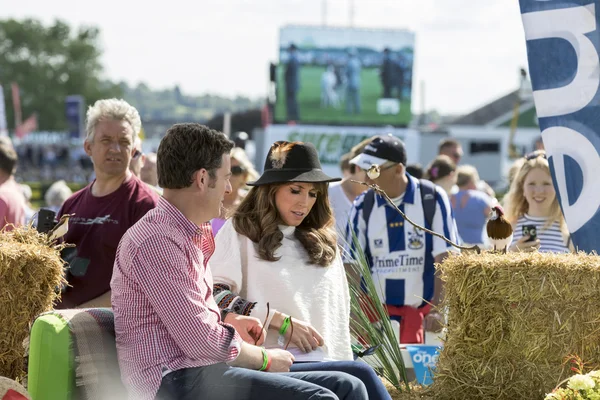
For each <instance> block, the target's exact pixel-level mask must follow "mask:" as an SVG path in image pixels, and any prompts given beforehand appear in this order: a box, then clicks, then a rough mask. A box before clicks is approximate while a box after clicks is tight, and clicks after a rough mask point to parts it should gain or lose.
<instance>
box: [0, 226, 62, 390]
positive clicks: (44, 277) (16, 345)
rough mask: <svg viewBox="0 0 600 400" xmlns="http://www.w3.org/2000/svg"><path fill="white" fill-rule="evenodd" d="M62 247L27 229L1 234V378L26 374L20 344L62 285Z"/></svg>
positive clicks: (50, 304) (49, 308)
mask: <svg viewBox="0 0 600 400" xmlns="http://www.w3.org/2000/svg"><path fill="white" fill-rule="evenodd" d="M63 247H64V246H53V245H52V244H51V243H49V241H48V237H47V235H45V234H40V233H38V232H37V231H36V230H34V229H32V228H29V227H21V228H17V229H15V230H12V231H10V232H7V231H0V287H1V288H2V290H1V291H0V321H2V324H1V325H0V376H5V377H8V378H11V379H15V380H17V381H20V380H21V379H22V378H23V377H24V376H25V375H26V371H25V370H24V361H25V360H24V352H25V349H24V347H23V343H24V342H25V339H26V338H27V337H28V335H29V329H30V325H31V323H32V322H33V320H34V319H35V317H36V316H37V315H39V314H40V313H42V312H45V311H49V310H51V309H52V306H53V302H54V300H55V299H56V298H57V296H58V295H57V293H56V288H57V287H60V286H61V285H62V284H63V282H64V278H63V265H64V263H63V261H62V259H61V258H60V250H61V249H62V248H63Z"/></svg>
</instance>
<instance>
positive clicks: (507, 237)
mask: <svg viewBox="0 0 600 400" xmlns="http://www.w3.org/2000/svg"><path fill="white" fill-rule="evenodd" d="M486 228H487V234H488V237H489V238H490V242H491V243H492V245H493V246H494V251H502V252H503V253H506V250H507V249H508V246H510V244H511V243H512V239H513V229H512V225H511V224H510V222H508V220H507V219H506V218H504V210H503V209H502V207H501V206H494V207H492V211H490V219H489V221H488V222H487V226H486Z"/></svg>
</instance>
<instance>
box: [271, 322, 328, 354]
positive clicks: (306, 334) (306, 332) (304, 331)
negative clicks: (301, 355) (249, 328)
mask: <svg viewBox="0 0 600 400" xmlns="http://www.w3.org/2000/svg"><path fill="white" fill-rule="evenodd" d="M285 318H286V316H285V315H283V314H282V313H280V312H276V314H275V316H274V317H273V320H272V321H271V325H270V327H271V328H274V329H277V331H279V330H280V329H281V325H282V323H283V320H284V319H285ZM292 325H293V329H292ZM290 336H291V339H290ZM284 338H285V341H286V343H287V342H289V343H290V344H292V345H294V346H296V347H298V348H299V349H300V350H302V351H303V352H305V353H310V352H311V351H313V350H316V349H317V347H319V346H323V345H324V344H325V341H324V340H323V337H322V336H321V334H320V333H319V332H317V330H316V329H315V328H313V327H312V326H311V325H310V324H308V323H306V322H304V321H300V320H297V319H294V318H293V317H292V321H291V323H290V325H289V326H288V328H287V330H286V331H285V334H284Z"/></svg>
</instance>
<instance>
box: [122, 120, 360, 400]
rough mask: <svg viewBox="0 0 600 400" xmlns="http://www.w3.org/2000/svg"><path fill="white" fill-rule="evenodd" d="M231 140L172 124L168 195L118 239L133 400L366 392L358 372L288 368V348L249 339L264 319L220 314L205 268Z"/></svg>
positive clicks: (162, 181)
mask: <svg viewBox="0 0 600 400" xmlns="http://www.w3.org/2000/svg"><path fill="white" fill-rule="evenodd" d="M232 146H233V142H231V141H230V140H229V139H227V138H226V137H225V135H223V134H222V133H220V132H216V131H213V130H210V129H208V128H206V127H204V126H202V125H198V124H177V125H174V126H173V127H171V128H170V129H169V131H168V132H167V134H166V136H165V137H164V138H163V140H162V141H161V143H160V146H159V149H158V155H157V158H158V160H157V167H158V179H159V185H160V186H161V187H162V188H164V195H163V196H164V197H163V198H161V199H160V201H159V203H158V205H157V206H156V208H155V209H153V210H151V211H150V212H148V213H147V214H146V215H145V216H144V217H143V218H142V219H140V221H138V223H136V224H135V225H134V226H133V227H132V228H131V229H129V230H128V231H127V233H126V234H125V235H124V236H123V239H122V240H121V242H120V244H119V248H118V250H117V257H116V260H115V265H114V272H113V278H112V281H111V288H112V305H113V312H114V315H115V332H116V342H117V351H118V358H119V365H120V368H121V376H122V380H123V383H124V384H125V386H126V387H127V389H128V392H129V397H130V399H142V400H150V399H154V398H159V399H200V398H202V399H209V400H210V399H248V400H251V399H257V400H258V399H260V400H264V399H308V398H310V399H366V398H367V397H366V396H367V395H366V389H365V387H364V384H363V383H362V382H361V381H360V380H358V379H357V378H354V377H352V376H350V375H347V374H344V373H337V372H327V373H323V372H306V373H289V372H288V371H289V368H290V366H291V364H292V362H293V361H294V357H293V356H292V355H291V354H290V353H289V352H287V351H285V350H279V349H271V350H264V349H261V348H260V347H257V346H255V345H253V344H249V343H248V342H246V341H244V340H243V339H244V338H246V340H247V341H250V342H251V343H258V344H260V343H261V341H262V338H264V332H263V329H262V325H261V324H260V321H258V320H256V319H254V318H250V317H242V316H237V317H234V316H230V315H228V316H227V322H231V324H230V323H225V322H224V321H222V320H221V315H220V312H219V309H218V307H217V304H216V303H215V300H214V299H213V293H212V287H213V280H212V274H211V271H210V267H209V265H208V260H209V258H210V256H211V255H212V254H213V251H214V240H213V235H212V231H211V228H210V224H209V223H208V221H210V220H211V219H212V218H214V217H217V216H218V215H219V212H220V208H221V207H222V203H223V196H224V195H225V193H229V192H230V191H231V184H230V183H229V177H230V176H231V170H230V166H231V164H230V156H229V152H230V150H231V148H232ZM240 333H241V334H242V335H240ZM258 370H261V371H265V372H259V371H258ZM268 372H280V374H273V373H268Z"/></svg>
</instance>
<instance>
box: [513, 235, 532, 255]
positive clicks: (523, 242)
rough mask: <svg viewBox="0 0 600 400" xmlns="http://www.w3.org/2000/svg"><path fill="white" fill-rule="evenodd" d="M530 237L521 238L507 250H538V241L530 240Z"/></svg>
mask: <svg viewBox="0 0 600 400" xmlns="http://www.w3.org/2000/svg"><path fill="white" fill-rule="evenodd" d="M530 239H531V236H529V235H527V236H523V237H522V238H521V239H519V240H517V242H516V243H515V244H513V245H512V246H510V247H509V248H508V250H509V251H524V252H532V251H535V250H537V249H539V248H540V239H535V240H530Z"/></svg>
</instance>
